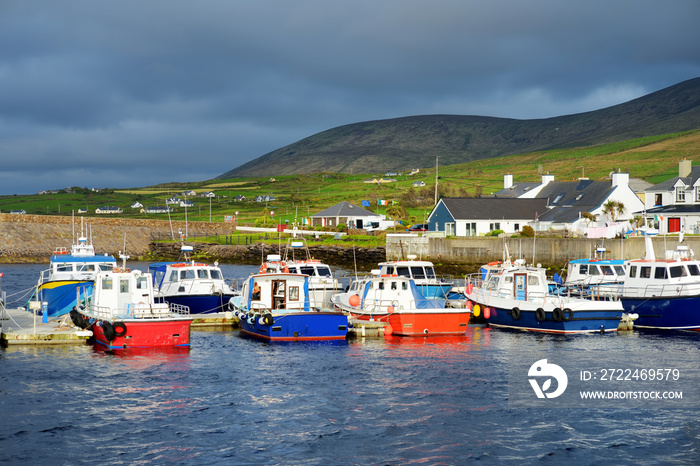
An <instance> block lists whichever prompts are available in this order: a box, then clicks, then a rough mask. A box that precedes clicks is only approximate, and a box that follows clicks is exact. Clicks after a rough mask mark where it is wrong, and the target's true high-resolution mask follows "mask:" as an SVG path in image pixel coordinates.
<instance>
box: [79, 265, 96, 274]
mask: <svg viewBox="0 0 700 466" xmlns="http://www.w3.org/2000/svg"><path fill="white" fill-rule="evenodd" d="M80 271H81V272H94V271H95V264H85V265H83V266H82V267H80Z"/></svg>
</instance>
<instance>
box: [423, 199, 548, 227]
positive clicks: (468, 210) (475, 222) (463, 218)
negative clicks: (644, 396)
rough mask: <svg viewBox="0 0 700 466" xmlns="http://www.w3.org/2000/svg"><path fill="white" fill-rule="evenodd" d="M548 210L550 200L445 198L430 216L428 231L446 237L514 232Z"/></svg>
mask: <svg viewBox="0 0 700 466" xmlns="http://www.w3.org/2000/svg"><path fill="white" fill-rule="evenodd" d="M546 211H547V200H546V199H508V198H497V197H458V198H442V199H440V200H439V201H438V203H437V204H436V205H435V207H434V208H433V210H432V211H431V212H430V215H429V216H428V230H429V231H440V232H444V233H445V236H484V235H486V234H488V233H490V232H492V231H494V230H502V231H503V232H505V233H508V234H513V233H516V232H518V231H520V230H521V229H522V227H523V226H525V225H527V224H528V222H530V221H532V220H533V219H535V218H536V217H537V215H541V214H544V213H545V212H546Z"/></svg>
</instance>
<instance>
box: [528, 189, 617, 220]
mask: <svg viewBox="0 0 700 466" xmlns="http://www.w3.org/2000/svg"><path fill="white" fill-rule="evenodd" d="M614 189H615V187H614V186H612V185H611V183H610V181H593V180H577V181H552V182H550V183H548V184H547V185H546V186H545V187H544V188H542V191H540V193H539V195H538V197H540V198H544V199H547V201H548V206H549V208H550V209H549V211H548V212H547V213H545V214H544V215H540V218H539V220H540V221H541V222H552V223H571V222H574V221H576V220H577V219H578V218H579V217H580V214H582V213H584V212H593V211H594V210H596V209H598V208H600V207H601V206H602V205H603V204H605V202H606V201H607V200H608V198H609V197H610V194H611V193H612V191H613V190H614Z"/></svg>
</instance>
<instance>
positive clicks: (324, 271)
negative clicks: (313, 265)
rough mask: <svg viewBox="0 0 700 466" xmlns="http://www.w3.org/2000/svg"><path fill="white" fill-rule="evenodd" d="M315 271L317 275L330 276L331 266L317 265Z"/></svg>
mask: <svg viewBox="0 0 700 466" xmlns="http://www.w3.org/2000/svg"><path fill="white" fill-rule="evenodd" d="M316 273H317V274H318V276H319V277H330V276H332V274H331V268H330V267H319V268H317V269H316Z"/></svg>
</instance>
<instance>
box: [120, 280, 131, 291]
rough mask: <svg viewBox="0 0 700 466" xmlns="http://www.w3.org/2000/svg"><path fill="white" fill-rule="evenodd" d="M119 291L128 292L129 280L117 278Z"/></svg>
mask: <svg viewBox="0 0 700 466" xmlns="http://www.w3.org/2000/svg"><path fill="white" fill-rule="evenodd" d="M119 292H120V293H128V292H129V280H119Z"/></svg>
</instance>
